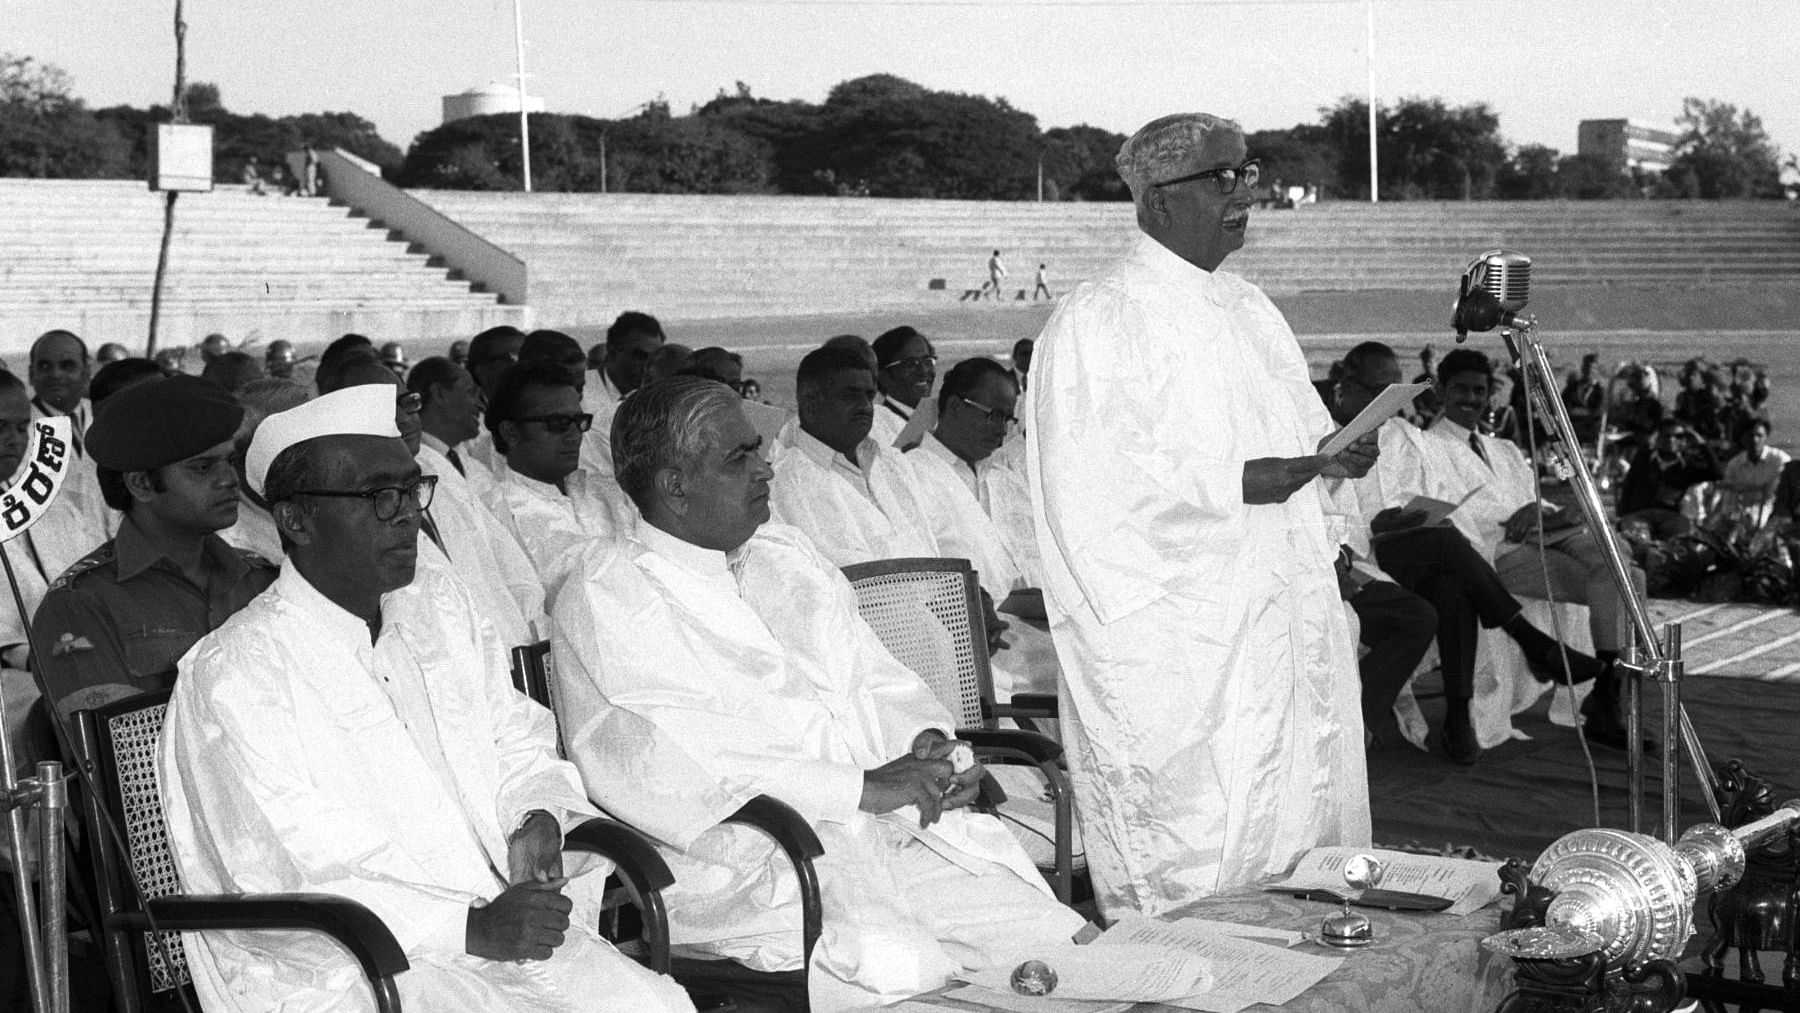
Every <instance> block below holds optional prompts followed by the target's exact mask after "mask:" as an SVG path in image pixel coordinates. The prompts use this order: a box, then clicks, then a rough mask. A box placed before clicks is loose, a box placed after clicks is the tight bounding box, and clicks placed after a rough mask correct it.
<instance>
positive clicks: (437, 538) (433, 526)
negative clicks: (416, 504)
mask: <svg viewBox="0 0 1800 1013" xmlns="http://www.w3.org/2000/svg"><path fill="white" fill-rule="evenodd" d="M419 526H420V527H423V528H424V529H425V534H426V535H428V536H430V538H431V540H432V542H433V543H434V544H436V545H437V547H438V549H439V551H441V552H443V554H444V558H445V559H449V558H450V550H449V549H447V548H445V547H444V538H443V536H442V535H440V534H438V526H437V521H434V520H432V519H431V511H430V510H421V511H419Z"/></svg>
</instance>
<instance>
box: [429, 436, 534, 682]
mask: <svg viewBox="0 0 1800 1013" xmlns="http://www.w3.org/2000/svg"><path fill="white" fill-rule="evenodd" d="M415 456H416V457H417V460H418V462H419V468H420V470H422V471H424V473H425V474H427V475H436V476H437V480H438V484H437V493H436V496H435V497H434V498H433V499H432V501H431V518H432V520H434V521H435V522H437V530H438V535H439V536H440V537H442V538H443V540H444V552H445V554H446V555H447V556H449V557H450V565H451V566H452V567H453V568H455V570H456V573H457V576H459V577H461V578H462V581H463V583H464V584H465V585H467V586H468V589H469V592H470V594H472V595H473V596H474V598H475V601H476V604H477V606H478V607H479V608H480V609H481V614H482V615H483V616H485V617H487V620H488V621H489V622H490V623H492V624H493V625H494V631H495V632H497V633H498V634H500V639H501V642H502V643H504V644H507V645H509V646H517V645H520V644H529V643H532V642H533V641H536V640H539V639H542V635H543V634H544V633H547V632H548V627H547V626H546V624H545V620H544V585H543V583H542V581H541V580H540V578H539V577H538V573H537V568H536V567H534V566H533V565H532V563H531V557H529V556H527V555H526V554H525V550H524V548H522V547H521V546H520V545H519V540H518V539H517V538H515V537H513V534H512V532H511V531H510V530H508V529H507V527H506V526H505V525H504V524H502V523H501V522H500V520H499V519H498V518H496V517H495V516H494V514H493V512H492V511H490V510H489V509H488V508H487V505H486V504H485V503H483V502H482V501H481V498H480V496H479V495H478V494H477V493H476V491H475V489H474V487H473V486H471V485H470V484H469V480H468V479H467V478H466V477H464V476H463V475H462V474H460V473H458V472H457V470H456V468H455V467H454V466H452V465H451V464H450V459H449V458H447V457H445V456H444V455H443V454H440V453H438V452H437V451H436V450H434V449H432V448H431V447H430V446H423V445H422V446H420V447H419V452H418V454H417V455H415Z"/></svg>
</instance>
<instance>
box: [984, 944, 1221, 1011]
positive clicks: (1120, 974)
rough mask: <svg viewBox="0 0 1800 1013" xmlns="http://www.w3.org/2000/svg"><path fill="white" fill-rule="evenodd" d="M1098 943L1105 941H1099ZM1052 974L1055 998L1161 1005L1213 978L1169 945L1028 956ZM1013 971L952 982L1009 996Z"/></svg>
mask: <svg viewBox="0 0 1800 1013" xmlns="http://www.w3.org/2000/svg"><path fill="white" fill-rule="evenodd" d="M1100 938H1101V939H1102V940H1104V939H1105V938H1106V936H1101V937H1100ZM1031 958H1032V959H1034V960H1041V961H1043V962H1044V963H1046V964H1049V965H1050V968H1051V970H1053V971H1055V972H1056V978H1057V985H1056V997H1057V998H1059V999H1104V1000H1111V1001H1114V1002H1118V1001H1123V1000H1130V1001H1132V1002H1162V1001H1163V1000H1165V999H1174V998H1179V997H1181V996H1184V995H1193V994H1194V993H1195V992H1204V991H1206V990H1207V989H1209V988H1211V987H1212V981H1213V976H1212V972H1211V970H1209V969H1208V967H1207V964H1206V962H1205V961H1204V960H1201V959H1200V958H1199V957H1197V956H1194V955H1193V954H1191V953H1188V952H1184V951H1183V950H1179V949H1174V948H1172V947H1169V946H1156V945H1143V946H1109V947H1107V948H1106V949H1105V950H1096V949H1095V948H1094V947H1092V946H1077V945H1075V944H1073V943H1070V944H1068V945H1065V946H1055V947H1047V948H1045V949H1044V950H1042V951H1040V952H1034V953H1032V954H1031ZM1012 972H1013V966H1012V965H1010V964H1009V965H1007V966H1005V967H990V968H986V969H984V970H980V971H972V972H964V973H963V974H960V975H958V976H957V977H958V978H960V979H961V980H963V981H966V982H968V983H970V984H972V985H980V986H981V987H982V988H988V989H992V990H994V991H996V992H1011V991H1012Z"/></svg>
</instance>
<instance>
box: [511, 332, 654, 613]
mask: <svg viewBox="0 0 1800 1013" xmlns="http://www.w3.org/2000/svg"><path fill="white" fill-rule="evenodd" d="M593 422H594V417H593V416H592V415H590V414H588V413H587V412H584V411H582V410H581V394H580V393H579V392H578V391H576V389H575V384H574V382H573V381H571V380H570V379H569V375H568V373H567V371H565V370H564V369H563V367H562V366H560V365H558V364H556V363H554V362H547V361H544V360H541V359H540V360H537V361H535V362H521V363H519V364H518V365H516V366H513V367H512V368H511V369H508V370H507V371H506V372H505V373H504V374H502V375H501V377H500V381H499V382H498V383H497V384H495V385H494V391H493V393H492V394H491V395H490V396H489V397H488V406H487V418H486V424H487V429H488V432H489V433H490V434H492V435H493V437H494V446H495V447H496V448H497V449H498V450H499V451H500V453H501V454H503V455H504V456H505V460H504V464H503V467H501V468H500V469H499V470H498V471H496V472H495V474H494V484H493V485H492V486H491V487H490V488H489V489H488V490H487V491H486V492H485V493H483V494H482V500H483V501H484V502H485V503H486V504H487V506H488V509H489V510H491V511H493V514H494V516H495V517H498V518H499V519H500V523H501V524H502V525H503V526H504V527H505V528H506V529H507V530H508V531H510V532H511V533H512V535H513V537H514V538H516V539H518V542H519V544H520V545H521V546H523V547H524V549H525V554H526V555H527V556H530V557H531V563H532V565H533V566H534V567H536V568H537V574H538V580H539V582H540V583H541V584H542V586H543V589H544V598H545V601H546V603H547V604H553V603H554V600H555V597H556V590H557V588H558V587H560V586H561V585H562V581H563V578H564V577H565V576H566V575H567V570H568V566H569V565H570V563H571V561H572V557H573V556H576V555H579V554H580V550H581V549H583V548H585V547H586V545H587V543H588V542H591V541H594V540H597V539H610V538H614V537H617V535H618V534H619V532H620V531H621V530H622V529H624V528H626V527H629V526H630V525H631V524H632V523H633V521H632V511H631V506H630V504H628V503H626V502H625V497H624V496H623V495H622V494H621V493H619V491H618V487H617V485H616V484H615V483H613V482H611V481H608V480H606V478H605V477H604V476H600V475H594V474H592V473H591V472H588V471H587V470H585V469H583V468H582V467H581V466H580V464H581V443H582V435H583V434H584V433H586V432H587V431H588V428H589V427H590V426H592V425H593Z"/></svg>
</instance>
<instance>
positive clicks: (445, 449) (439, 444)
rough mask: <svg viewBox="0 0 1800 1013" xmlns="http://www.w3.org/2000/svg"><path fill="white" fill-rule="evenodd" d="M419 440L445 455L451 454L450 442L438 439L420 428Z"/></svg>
mask: <svg viewBox="0 0 1800 1013" xmlns="http://www.w3.org/2000/svg"><path fill="white" fill-rule="evenodd" d="M419 442H421V443H423V444H425V445H426V446H427V447H430V448H431V449H433V450H435V451H437V452H438V453H440V454H443V455H445V456H449V454H450V444H448V443H445V442H444V441H443V440H440V439H438V438H437V437H435V436H433V435H431V434H430V433H428V432H426V431H425V430H423V429H421V430H419Z"/></svg>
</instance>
